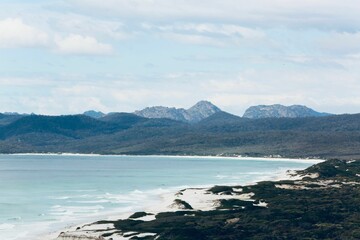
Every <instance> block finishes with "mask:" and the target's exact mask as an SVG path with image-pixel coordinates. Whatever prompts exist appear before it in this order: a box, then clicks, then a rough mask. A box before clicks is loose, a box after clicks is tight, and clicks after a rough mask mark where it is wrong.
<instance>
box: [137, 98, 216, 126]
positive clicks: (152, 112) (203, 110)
mask: <svg viewBox="0 0 360 240" xmlns="http://www.w3.org/2000/svg"><path fill="white" fill-rule="evenodd" d="M217 112H221V110H220V109H219V108H218V107H216V106H215V105H214V104H212V103H211V102H208V101H200V102H198V103H196V104H195V105H194V106H192V107H191V108H189V109H184V108H173V107H172V108H169V107H163V106H156V107H148V108H145V109H143V110H140V111H135V112H134V114H136V115H138V116H141V117H146V118H168V119H172V120H177V121H182V122H192V123H195V122H199V121H201V120H203V119H205V118H207V117H209V116H211V115H213V114H215V113H217Z"/></svg>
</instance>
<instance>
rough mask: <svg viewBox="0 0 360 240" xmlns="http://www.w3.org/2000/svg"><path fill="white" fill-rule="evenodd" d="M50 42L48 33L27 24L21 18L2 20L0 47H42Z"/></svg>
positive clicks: (0, 22) (0, 25) (0, 23)
mask: <svg viewBox="0 0 360 240" xmlns="http://www.w3.org/2000/svg"><path fill="white" fill-rule="evenodd" d="M47 44H48V35H47V34H46V33H45V32H42V31H41V30H39V29H36V28H35V27H32V26H30V25H27V24H25V23H24V22H23V20H22V19H20V18H7V19H4V20H0V48H17V47H40V46H46V45H47Z"/></svg>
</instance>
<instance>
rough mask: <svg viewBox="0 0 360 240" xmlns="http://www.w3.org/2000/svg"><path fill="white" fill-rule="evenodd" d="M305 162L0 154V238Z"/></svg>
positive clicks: (14, 238) (18, 239)
mask: <svg viewBox="0 0 360 240" xmlns="http://www.w3.org/2000/svg"><path fill="white" fill-rule="evenodd" d="M312 164H313V163H312V162H310V161H309V162H306V161H283V160H281V161H280V160H279V161H276V160H272V161H268V160H254V159H248V160H246V159H245V160H234V159H231V158H204V157H201V158H200V157H191V158H189V157H158V156H146V157H145V156H65V155H0V239H7V240H23V239H33V238H34V236H35V235H37V234H39V233H41V232H49V231H52V230H55V229H59V228H63V227H65V226H68V225H71V224H76V223H80V222H88V221H92V220H99V218H101V217H104V216H106V214H121V213H124V212H131V211H137V210H141V209H142V207H143V206H145V205H149V204H151V203H152V202H156V201H159V195H160V194H162V193H166V192H169V191H175V190H176V189H180V188H184V187H188V186H203V185H214V184H246V183H251V182H255V181H258V180H266V179H271V178H272V177H274V176H276V175H278V174H281V173H284V172H285V170H287V169H304V168H306V167H308V166H310V165H312Z"/></svg>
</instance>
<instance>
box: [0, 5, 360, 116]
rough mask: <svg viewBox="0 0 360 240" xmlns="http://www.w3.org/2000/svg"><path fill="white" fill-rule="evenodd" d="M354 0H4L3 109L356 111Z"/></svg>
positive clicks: (0, 34)
mask: <svg viewBox="0 0 360 240" xmlns="http://www.w3.org/2000/svg"><path fill="white" fill-rule="evenodd" d="M359 13H360V4H359V2H358V0H341V1H339V0H294V1H289V0H272V1H269V0H252V1H245V0H207V1H202V0H58V1H49V0H47V1H44V0H1V3H0V112H14V111H17V112H27V113H30V112H35V113H39V114H50V115H54V114H73V113H80V112H83V111H85V110H89V109H94V110H100V111H103V112H112V111H128V112H132V111H134V110H136V109H141V108H144V107H147V106H153V105H165V106H175V107H184V108H188V107H190V106H191V105H193V104H194V103H196V102H197V101H199V100H203V99H204V100H209V101H211V102H213V103H214V104H215V105H217V106H219V107H220V108H222V109H223V110H225V111H229V112H231V113H234V114H239V115H241V114H242V113H243V112H244V110H245V109H246V108H247V107H249V106H251V105H258V104H275V103H280V104H284V105H291V104H302V105H307V106H309V107H312V108H314V109H316V110H318V111H325V112H333V113H345V112H346V113H358V112H360V14H359Z"/></svg>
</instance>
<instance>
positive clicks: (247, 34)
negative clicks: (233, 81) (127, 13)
mask: <svg viewBox="0 0 360 240" xmlns="http://www.w3.org/2000/svg"><path fill="white" fill-rule="evenodd" d="M142 27H143V28H144V29H147V30H158V31H162V32H195V33H198V34H209V35H212V34H214V35H220V36H227V37H241V38H247V39H260V38H263V37H265V33H264V32H262V31H260V30H257V29H252V28H247V27H243V26H240V25H235V24H210V23H185V24H184V23H182V24H179V23H178V24H172V25H153V24H149V23H143V24H142Z"/></svg>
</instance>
